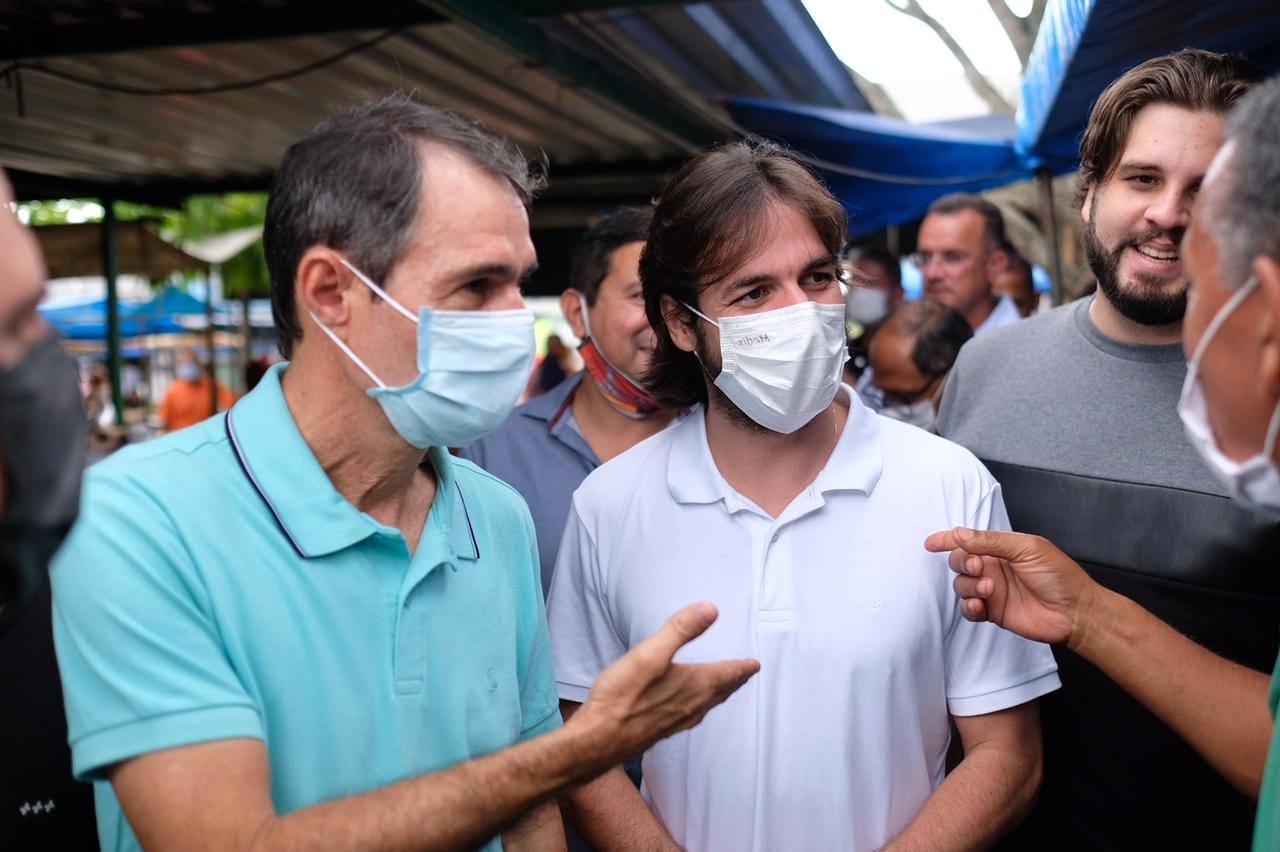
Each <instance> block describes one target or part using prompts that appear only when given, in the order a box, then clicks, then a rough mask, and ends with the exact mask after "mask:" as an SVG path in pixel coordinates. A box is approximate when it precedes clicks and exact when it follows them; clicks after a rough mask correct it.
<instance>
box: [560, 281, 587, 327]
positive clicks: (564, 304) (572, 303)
mask: <svg viewBox="0 0 1280 852" xmlns="http://www.w3.org/2000/svg"><path fill="white" fill-rule="evenodd" d="M586 298H587V297H586V296H584V295H582V293H581V291H578V290H574V289H573V288H572V287H570V288H569V289H568V290H565V291H564V292H563V293H561V294H560V312H561V313H562V314H564V318H565V322H567V323H569V328H571V329H573V336H574V337H576V338H578V339H579V340H582V339H583V338H584V337H586V336H587V324H586V323H585V322H584V321H583V318H582V304H583V302H584V301H586Z"/></svg>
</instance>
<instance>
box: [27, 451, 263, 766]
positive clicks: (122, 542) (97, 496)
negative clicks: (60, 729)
mask: <svg viewBox="0 0 1280 852" xmlns="http://www.w3.org/2000/svg"><path fill="white" fill-rule="evenodd" d="M51 577H52V582H53V603H54V617H53V626H54V641H55V645H56V648H57V654H58V666H59V669H60V671H61V676H62V685H63V693H64V699H65V702H66V709H67V722H68V730H69V738H70V742H71V750H72V763H73V769H74V772H75V775H76V777H77V778H80V779H82V780H90V779H93V778H98V777H101V776H102V772H103V770H105V769H106V768H107V767H109V766H111V765H112V764H115V763H118V762H120V761H122V760H126V759H128V758H131V757H136V756H138V755H141V754H145V753H147V752H151V751H156V750H159V749H165V748H173V747H175V746H182V745H190V744H193V743H197V742H206V741H209V740H217V739H227V738H232V737H253V738H257V739H261V738H262V737H263V726H262V720H261V716H260V714H259V711H258V708H257V707H256V705H255V704H254V703H253V701H252V700H251V699H250V698H249V696H248V694H247V692H246V691H245V689H244V687H243V685H242V684H241V682H240V680H239V679H238V678H237V676H236V673H235V672H234V671H233V669H232V667H231V665H230V663H229V661H228V659H227V656H226V654H225V652H224V649H223V646H222V643H221V641H220V639H219V634H218V630H217V627H216V625H215V624H214V623H213V622H212V621H211V619H210V617H209V608H208V606H207V600H206V598H205V596H204V594H203V587H202V585H201V584H200V582H199V577H198V575H197V572H196V571H195V569H194V566H192V564H191V560H190V558H189V556H188V554H187V551H186V549H185V547H184V544H183V542H182V539H181V536H180V534H179V532H178V530H177V528H176V527H175V525H174V523H173V521H172V520H171V518H170V517H169V516H168V515H167V513H166V512H165V511H164V510H163V509H162V508H161V506H160V505H159V504H158V503H157V502H156V500H155V499H154V498H153V497H152V496H151V495H150V494H148V493H147V492H146V491H145V490H144V489H143V488H142V487H140V486H138V485H137V484H135V483H131V482H130V481H129V480H128V479H127V478H126V477H125V476H124V475H122V474H121V473H119V472H118V471H112V472H110V473H107V474H101V473H98V474H96V475H95V471H93V470H90V472H89V475H88V476H87V478H86V484H85V497H84V501H83V504H82V511H81V516H80V519H79V520H78V521H77V523H76V525H75V527H74V529H73V530H72V532H71V535H70V536H69V537H68V539H67V541H66V543H65V544H64V546H63V547H62V549H61V550H60V551H59V552H58V555H57V556H56V557H55V559H54V562H53V567H52V573H51Z"/></svg>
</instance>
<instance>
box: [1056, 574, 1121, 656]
mask: <svg viewBox="0 0 1280 852" xmlns="http://www.w3.org/2000/svg"><path fill="white" fill-rule="evenodd" d="M1120 600H1122V599H1121V598H1120V596H1119V595H1117V594H1116V593H1115V592H1113V591H1111V590H1110V589H1108V588H1106V587H1105V586H1102V585H1100V584H1099V583H1097V582H1095V581H1094V580H1093V579H1092V578H1088V577H1086V578H1085V580H1084V583H1083V584H1082V586H1081V588H1080V594H1079V595H1078V596H1077V597H1076V604H1075V606H1074V607H1072V609H1071V619H1070V627H1069V629H1070V631H1071V632H1070V634H1069V635H1068V636H1067V641H1066V646H1067V648H1068V649H1070V650H1072V651H1074V652H1075V653H1077V654H1079V655H1080V656H1082V657H1084V658H1086V659H1088V658H1089V656H1090V653H1091V652H1092V650H1093V649H1094V648H1095V647H1096V646H1097V644H1098V643H1099V642H1101V641H1102V640H1103V639H1104V637H1105V635H1106V633H1107V627H1108V625H1109V624H1111V623H1112V622H1113V621H1114V617H1115V616H1114V614H1115V611H1116V607H1117V604H1118V603H1119V601H1120Z"/></svg>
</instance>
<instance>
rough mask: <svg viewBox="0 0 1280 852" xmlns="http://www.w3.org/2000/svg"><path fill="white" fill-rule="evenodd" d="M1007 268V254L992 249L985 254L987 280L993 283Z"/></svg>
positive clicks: (1000, 250) (1003, 251)
mask: <svg viewBox="0 0 1280 852" xmlns="http://www.w3.org/2000/svg"><path fill="white" fill-rule="evenodd" d="M1008 268H1009V253H1008V252H1007V251H1005V250H1004V249H1002V248H996V249H992V250H991V251H990V252H989V253H988V254H987V280H988V281H995V280H996V277H997V276H999V275H1000V273H1002V272H1004V271H1005V270H1006V269H1008Z"/></svg>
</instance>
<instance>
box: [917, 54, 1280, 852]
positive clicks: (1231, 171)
mask: <svg viewBox="0 0 1280 852" xmlns="http://www.w3.org/2000/svg"><path fill="white" fill-rule="evenodd" d="M1180 251H1181V253H1182V255H1183V257H1184V259H1185V263H1186V271H1187V274H1188V277H1189V278H1190V279H1191V281H1192V286H1191V288H1190V292H1189V294H1188V295H1189V298H1188V301H1187V312H1186V320H1185V322H1184V323H1183V327H1182V343H1183V347H1184V348H1185V350H1186V352H1187V354H1188V356H1190V358H1191V362H1190V366H1189V367H1188V370H1187V379H1186V383H1185V384H1184V386H1183V389H1182V397H1181V400H1180V402H1179V403H1178V413H1179V415H1180V416H1181V418H1182V422H1183V425H1184V426H1185V428H1186V431H1187V435H1188V437H1189V438H1190V439H1191V443H1192V445H1193V446H1195V448H1196V449H1197V450H1198V451H1199V454H1200V456H1201V457H1202V458H1203V459H1204V461H1205V463H1206V464H1207V465H1208V466H1209V467H1210V469H1212V470H1213V471H1214V472H1215V473H1216V474H1217V475H1218V477H1219V478H1220V479H1221V480H1222V482H1223V484H1224V485H1225V486H1226V488H1227V490H1228V492H1229V493H1230V494H1231V496H1232V497H1233V498H1234V499H1235V500H1236V501H1237V502H1239V503H1241V504H1242V505H1244V506H1245V507H1247V508H1249V509H1252V510H1253V511H1254V512H1256V513H1257V514H1258V515H1259V516H1261V517H1262V518H1264V519H1267V520H1268V521H1272V522H1276V523H1280V442H1278V440H1277V438H1278V437H1280V78H1277V79H1272V80H1270V81H1269V82H1266V83H1263V84H1261V85H1259V86H1257V87H1256V88H1255V89H1254V90H1253V91H1251V92H1250V93H1248V94H1247V95H1245V96H1244V97H1243V98H1242V99H1241V100H1240V102H1239V103H1238V104H1237V105H1236V106H1235V107H1234V108H1233V109H1232V111H1231V115H1230V116H1229V117H1228V119H1227V124H1226V132H1225V139H1224V142H1223V145H1222V148H1221V149H1220V150H1219V151H1218V154H1217V156H1216V157H1215V158H1214V160H1213V162H1212V164H1211V165H1210V166H1209V169H1208V172H1207V173H1206V174H1205V177H1204V182H1203V184H1202V185H1201V186H1200V188H1199V193H1198V196H1197V200H1196V202H1195V206H1194V208H1193V210H1192V213H1191V218H1190V221H1189V223H1188V227H1187V230H1186V235H1185V236H1184V237H1183V239H1182V245H1181V249H1180ZM1168 533H1169V535H1172V536H1174V537H1175V540H1176V537H1177V536H1178V534H1179V533H1178V531H1177V530H1169V531H1168ZM926 547H928V549H930V550H935V551H941V550H950V551H952V553H951V557H950V562H951V567H952V570H954V571H955V572H956V574H957V577H956V579H955V588H956V591H957V592H958V593H959V594H960V595H961V596H962V597H964V598H965V599H966V600H965V602H964V604H963V605H962V606H963V612H964V615H965V616H966V617H967V618H969V619H970V620H974V621H979V620H990V621H993V622H995V623H997V624H999V625H1001V626H1002V627H1004V628H1006V629H1008V630H1012V631H1014V632H1016V633H1019V634H1021V635H1023V636H1026V637H1028V638H1030V639H1037V640H1040V641H1043V642H1054V643H1059V644H1063V645H1066V646H1068V647H1070V648H1071V649H1072V650H1073V651H1075V652H1076V653H1077V654H1079V655H1080V656H1081V657H1082V658H1084V659H1085V660H1087V661H1088V662H1089V663H1091V664H1092V665H1094V666H1097V667H1098V668H1099V669H1101V670H1102V671H1103V672H1104V673H1105V674H1106V675H1107V676H1108V677H1110V678H1111V679H1112V680H1114V681H1115V682H1116V683H1117V684H1118V685H1119V686H1121V687H1123V688H1124V689H1125V690H1126V691H1127V692H1129V693H1130V694H1131V695H1133V696H1134V697H1135V698H1137V699H1138V700H1139V701H1141V702H1142V704H1143V705H1144V706H1146V707H1147V709H1149V710H1150V711H1151V712H1152V713H1154V714H1155V715H1156V716H1158V717H1159V718H1160V719H1161V721H1163V722H1164V723H1165V724H1166V725H1168V726H1169V727H1170V728H1171V729H1172V730H1173V731H1175V732H1176V733H1177V734H1178V735H1180V736H1181V737H1182V738H1184V739H1185V740H1186V741H1187V742H1188V743H1189V744H1190V745H1191V746H1192V747H1193V748H1195V749H1196V751H1197V752H1199V753H1200V755H1201V756H1202V757H1203V758H1204V759H1205V760H1206V761H1207V762H1208V763H1209V764H1210V765H1212V766H1213V767H1214V768H1215V769H1216V770H1217V771H1218V772H1220V773H1221V774H1222V775H1223V777H1224V778H1226V779H1227V780H1228V781H1229V782H1231V784H1233V785H1234V786H1235V787H1236V788H1237V789H1238V790H1240V791H1241V792H1242V793H1244V794H1246V795H1248V796H1250V797H1253V798H1255V799H1257V800H1258V810H1257V819H1256V823H1255V828H1254V838H1253V848H1254V849H1255V850H1257V852H1275V850H1277V849H1280V727H1278V726H1276V724H1275V719H1274V717H1275V712H1276V707H1277V702H1278V700H1280V662H1277V666H1276V670H1275V672H1274V673H1273V675H1272V678H1271V684H1270V692H1268V680H1267V677H1266V675H1264V674H1262V673H1261V672H1257V671H1254V670H1253V669H1250V668H1248V667H1246V666H1242V665H1239V664H1238V663H1236V662H1233V661H1231V660H1227V659H1224V658H1223V657H1219V656H1217V655H1216V654H1214V653H1213V652H1211V651H1209V650H1208V649H1206V648H1204V647H1202V646H1200V645H1198V644H1196V642H1195V641H1194V640H1193V639H1191V638H1188V637H1186V636H1183V635H1182V634H1180V633H1178V632H1177V631H1176V630H1174V629H1173V628H1172V627H1170V626H1169V625H1167V624H1165V623H1164V622H1163V621H1161V620H1160V619H1159V618H1157V617H1156V616H1155V615H1152V614H1151V613H1150V612H1147V611H1146V610H1145V609H1143V608H1142V607H1140V606H1139V605H1138V604H1136V603H1134V602H1133V601H1132V600H1130V599H1128V598H1126V597H1124V596H1122V595H1120V594H1118V593H1117V592H1114V591H1112V590H1110V589H1108V588H1106V587H1104V586H1102V585H1100V584H1099V583H1097V582H1096V581H1094V580H1093V579H1091V578H1090V577H1089V575H1087V574H1086V573H1085V572H1084V571H1083V570H1082V569H1081V568H1080V566H1078V565H1077V564H1076V563H1075V562H1073V561H1072V560H1071V559H1070V558H1068V557H1067V556H1066V554H1064V553H1063V552H1062V551H1060V550H1058V549H1057V548H1056V547H1054V546H1053V545H1052V544H1050V543H1049V542H1047V541H1045V540H1044V539H1043V538H1039V537H1035V536H1028V535H1020V534H1016V533H992V532H982V531H977V530H967V529H962V528H960V529H955V530H950V531H946V532H939V533H935V534H934V535H932V536H930V537H929V539H928V541H927V544H926ZM1270 553H1271V554H1272V555H1273V556H1274V555H1275V551H1274V550H1271V551H1270ZM1220 558H1221V559H1223V560H1230V559H1232V558H1234V554H1232V553H1230V552H1224V553H1222V554H1221V556H1220ZM1269 562H1270V564H1259V565H1258V566H1257V568H1258V570H1263V571H1276V570H1280V566H1278V565H1277V564H1276V563H1277V560H1276V559H1275V558H1272V559H1271V560H1269ZM1068 688H1069V687H1068ZM1268 707H1270V715H1269V714H1268ZM1268 742H1270V750H1269V751H1268ZM1169 804H1170V806H1176V803H1169ZM1215 827H1216V826H1211V827H1210V828H1215Z"/></svg>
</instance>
